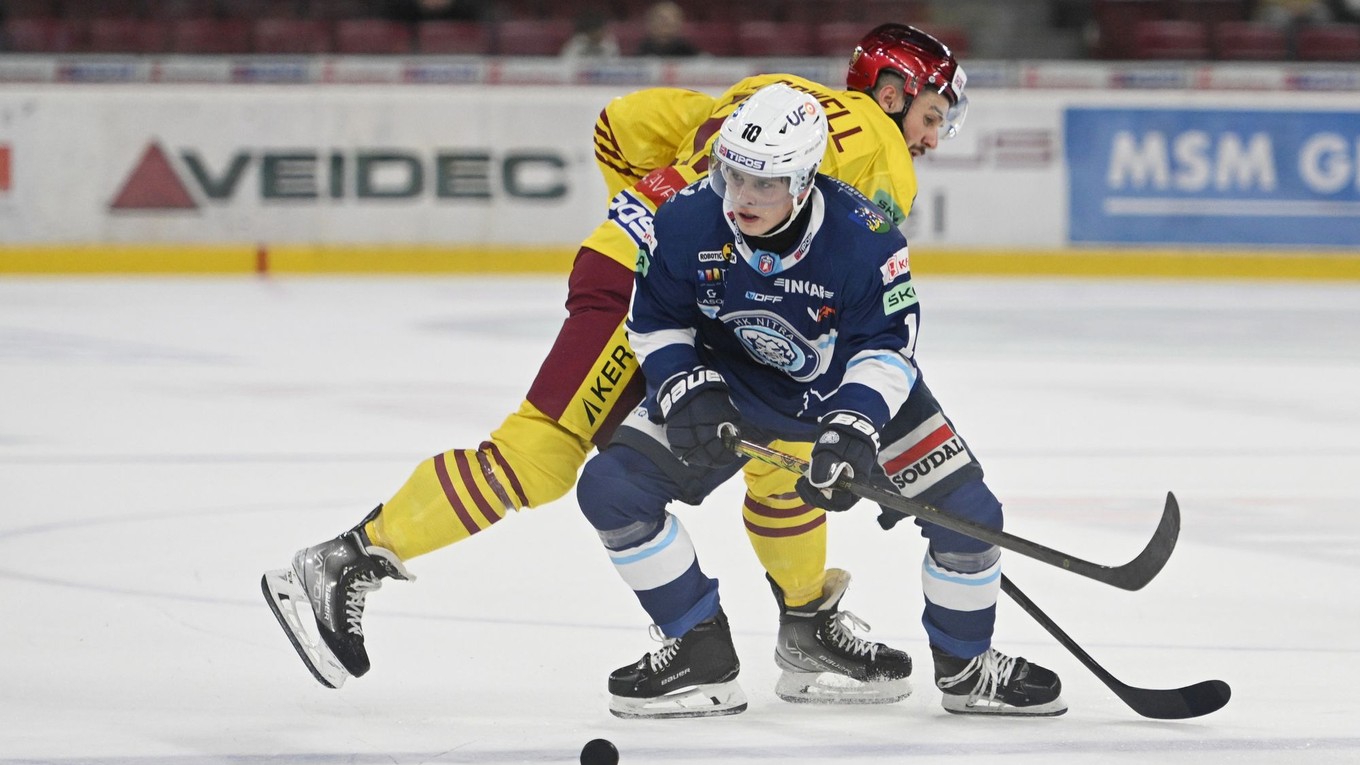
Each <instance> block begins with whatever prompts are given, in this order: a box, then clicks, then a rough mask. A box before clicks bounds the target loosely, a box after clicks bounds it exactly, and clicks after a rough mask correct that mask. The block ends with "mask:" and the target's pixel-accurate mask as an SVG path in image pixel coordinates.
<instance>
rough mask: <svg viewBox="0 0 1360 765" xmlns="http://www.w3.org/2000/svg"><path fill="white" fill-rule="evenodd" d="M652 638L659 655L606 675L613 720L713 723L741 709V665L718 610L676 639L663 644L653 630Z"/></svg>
mask: <svg viewBox="0 0 1360 765" xmlns="http://www.w3.org/2000/svg"><path fill="white" fill-rule="evenodd" d="M652 636H653V637H654V638H656V639H658V640H661V641H662V642H663V643H664V645H663V646H662V647H661V649H660V650H658V651H656V652H654V653H650V654H648V655H646V656H643V657H642V659H641V660H640V661H638V663H636V664H630V665H628V666H626V667H619V668H618V669H616V670H614V672H613V673H611V674H610V675H609V694H610V696H611V698H610V702H609V711H610V712H612V713H613V714H614V715H615V716H616V717H625V718H642V719H664V718H670V717H716V716H718V715H734V714H737V713H738V712H741V711H743V710H745V709H746V694H744V693H742V691H741V686H740V685H738V684H737V672H738V671H740V669H741V663H740V662H739V661H737V651H736V649H735V648H734V647H733V646H732V631H731V630H730V629H728V626H727V616H726V615H725V614H723V612H722V611H721V610H720V611H718V615H717V616H715V617H713V618H712V619H709V620H708V621H706V622H701V623H700V624H698V625H696V626H695V627H694V629H692V630H690V631H689V632H686V633H685V634H684V635H681V636H680V637H678V638H664V639H663V638H662V637H661V634H660V631H659V630H657V628H656V627H652Z"/></svg>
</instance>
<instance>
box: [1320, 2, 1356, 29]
mask: <svg viewBox="0 0 1360 765" xmlns="http://www.w3.org/2000/svg"><path fill="white" fill-rule="evenodd" d="M1327 7H1328V8H1330V9H1331V11H1332V15H1333V16H1335V17H1336V20H1337V21H1341V22H1344V23H1347V24H1360V0H1327Z"/></svg>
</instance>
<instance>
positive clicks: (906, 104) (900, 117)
mask: <svg viewBox="0 0 1360 765" xmlns="http://www.w3.org/2000/svg"><path fill="white" fill-rule="evenodd" d="M914 100H916V96H909V95H907V94H906V92H905V91H904V92H903V93H902V108H901V109H899V110H898V111H895V112H889V111H888V110H886V109H884V111H885V112H886V113H887V115H888V116H889V117H891V118H892V121H893V122H896V123H897V127H898V129H899V130H902V131H903V133H904V134H905V132H906V129H905V128H904V127H903V126H902V123H903V122H904V121H905V120H906V119H907V112H909V111H911V102H912V101H914Z"/></svg>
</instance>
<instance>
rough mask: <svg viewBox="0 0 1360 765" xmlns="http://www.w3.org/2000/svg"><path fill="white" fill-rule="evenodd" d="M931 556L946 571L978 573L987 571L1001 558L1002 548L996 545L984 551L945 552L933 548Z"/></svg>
mask: <svg viewBox="0 0 1360 765" xmlns="http://www.w3.org/2000/svg"><path fill="white" fill-rule="evenodd" d="M930 557H931V559H932V560H934V561H935V565H937V566H939V567H940V568H942V569H945V570H946V571H953V572H956V573H959V574H976V573H978V572H980V571H986V570H987V569H989V568H991V567H992V566H994V565H996V562H997V561H998V560H1000V559H1001V548H1000V547H997V546H996V545H992V546H991V547H988V548H987V549H986V550H983V551H982V552H971V553H970V552H944V551H940V550H935V549H932V550H931V551H930Z"/></svg>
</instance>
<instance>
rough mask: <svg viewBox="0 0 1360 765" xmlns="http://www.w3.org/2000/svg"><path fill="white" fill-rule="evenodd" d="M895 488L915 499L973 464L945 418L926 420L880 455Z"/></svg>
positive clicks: (884, 469)
mask: <svg viewBox="0 0 1360 765" xmlns="http://www.w3.org/2000/svg"><path fill="white" fill-rule="evenodd" d="M880 455H881V456H880V459H881V461H882V463H883V471H884V472H885V473H887V474H888V478H889V479H890V480H891V481H892V482H893V485H894V486H896V487H897V488H899V489H903V490H907V489H910V491H908V492H906V494H907V496H915V495H916V494H919V493H920V492H922V491H925V490H926V489H928V488H930V487H931V486H934V485H935V484H937V483H939V482H940V481H941V480H943V479H944V478H946V477H948V476H950V475H952V474H953V473H954V472H955V471H957V470H959V469H960V468H962V467H964V466H965V465H967V464H969V463H970V462H972V461H973V458H972V457H971V456H969V454H968V450H967V449H966V448H964V445H963V441H962V439H960V438H959V437H958V435H956V434H955V433H954V429H953V428H951V427H950V426H949V423H948V422H946V421H945V419H944V417H943V416H942V415H939V414H937V415H935V416H933V417H931V418H930V419H928V420H926V421H925V422H924V423H922V424H921V425H920V426H918V427H917V428H916V429H915V430H913V431H911V432H910V433H908V434H907V435H906V437H905V438H902V439H900V440H898V441H894V442H893V443H891V444H888V445H887V446H885V447H883V450H882V452H881V453H880Z"/></svg>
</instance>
